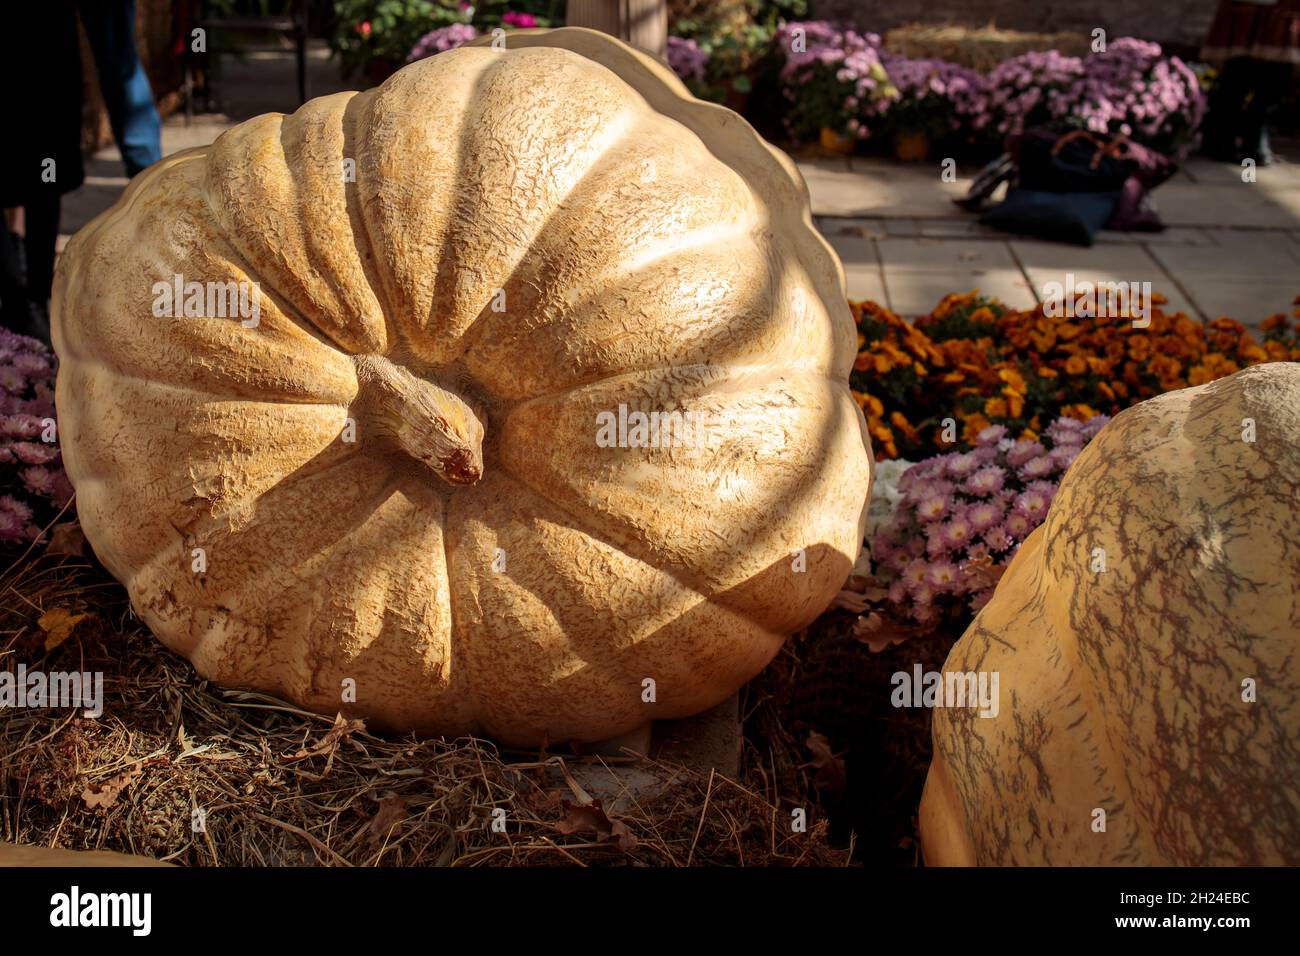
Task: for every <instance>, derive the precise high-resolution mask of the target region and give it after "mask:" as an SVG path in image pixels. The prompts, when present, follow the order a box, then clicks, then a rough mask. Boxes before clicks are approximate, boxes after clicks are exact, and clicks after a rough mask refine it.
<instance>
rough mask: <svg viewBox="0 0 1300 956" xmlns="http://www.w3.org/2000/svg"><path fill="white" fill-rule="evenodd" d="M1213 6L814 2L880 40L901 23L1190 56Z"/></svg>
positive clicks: (1204, 0) (1127, 1)
mask: <svg viewBox="0 0 1300 956" xmlns="http://www.w3.org/2000/svg"><path fill="white" fill-rule="evenodd" d="M1215 5H1216V3H1215V0H1155V2H1152V0H814V4H813V6H814V11H815V12H816V14H817V16H819V17H823V18H825V19H829V20H845V21H848V22H850V23H854V24H856V25H857V26H858V28H859V29H863V30H870V31H872V32H875V33H881V34H883V33H884V32H885V31H886V30H888V29H889V28H890V27H896V26H901V25H902V24H905V23H927V24H946V23H952V24H959V25H962V26H973V27H974V26H983V25H985V24H987V23H988V22H989V21H992V22H993V23H995V24H996V25H997V26H999V27H1003V28H1006V29H1011V30H1027V31H1034V32H1047V33H1056V32H1064V31H1077V32H1080V33H1091V32H1092V30H1093V29H1094V28H1096V27H1102V28H1104V29H1105V30H1106V33H1107V35H1108V36H1110V37H1112V38H1114V37H1120V36H1136V37H1141V38H1142V39H1144V40H1156V41H1158V42H1160V43H1163V44H1167V45H1171V46H1173V47H1176V48H1179V50H1178V52H1189V51H1188V49H1187V48H1191V49H1190V52H1195V49H1196V48H1197V47H1199V46H1200V44H1201V41H1202V40H1204V39H1205V33H1206V31H1207V30H1209V28H1210V20H1211V19H1213V16H1214V8H1215Z"/></svg>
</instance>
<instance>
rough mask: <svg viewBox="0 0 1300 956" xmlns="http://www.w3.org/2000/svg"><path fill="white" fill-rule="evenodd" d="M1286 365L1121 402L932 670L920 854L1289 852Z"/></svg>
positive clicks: (969, 858) (1087, 860) (1292, 378)
mask: <svg viewBox="0 0 1300 956" xmlns="http://www.w3.org/2000/svg"><path fill="white" fill-rule="evenodd" d="M1297 502H1300V365H1298V364H1296V363H1288V362H1277V363H1272V364H1266V365H1257V366H1254V367H1251V368H1248V369H1245V370H1243V371H1241V372H1238V373H1236V374H1235V375H1232V376H1230V377H1228V378H1225V379H1221V380H1219V381H1216V382H1212V383H1210V384H1208V385H1201V386H1198V387H1195V388H1187V389H1183V390H1181V391H1175V392H1169V393H1167V394H1165V395H1162V396H1160V397H1158V398H1154V399H1151V400H1150V401H1147V402H1144V403H1142V404H1141V405H1137V406H1134V407H1133V408H1130V409H1128V410H1127V411H1125V412H1123V413H1122V414H1120V415H1118V416H1117V417H1116V418H1115V419H1114V420H1113V421H1112V422H1110V423H1109V424H1107V426H1106V427H1105V428H1103V429H1102V431H1101V432H1100V433H1099V434H1098V435H1097V437H1096V438H1094V439H1093V441H1092V443H1091V444H1090V445H1089V446H1088V447H1087V448H1085V449H1084V450H1083V452H1082V453H1081V454H1080V455H1079V457H1078V458H1077V459H1076V460H1075V462H1074V464H1073V465H1071V467H1070V470H1069V471H1068V472H1067V474H1066V476H1065V478H1064V480H1063V481H1062V483H1061V487H1060V490H1059V492H1058V493H1057V496H1056V499H1055V500H1054V501H1053V503H1052V506H1051V510H1050V511H1049V513H1048V516H1047V520H1046V521H1045V522H1044V524H1043V525H1042V526H1041V527H1040V528H1039V529H1038V530H1037V531H1035V532H1034V533H1033V534H1032V535H1030V537H1029V538H1028V539H1026V541H1025V543H1024V544H1023V545H1022V546H1021V548H1020V551H1019V553H1018V554H1017V555H1016V557H1015V559H1014V560H1013V561H1012V563H1011V566H1010V567H1009V568H1008V569H1007V572H1006V574H1005V575H1004V576H1003V578H1002V580H1001V581H1000V582H999V584H998V588H997V591H996V592H995V594H994V596H993V599H992V600H991V601H990V602H989V604H988V605H987V606H986V607H985V608H984V609H983V611H981V612H980V614H979V616H978V617H977V618H976V619H975V621H974V622H973V623H972V624H971V626H970V628H969V629H968V630H967V632H966V634H965V635H964V636H963V637H962V638H961V640H960V641H958V642H957V644H956V645H955V646H954V647H953V649H952V652H951V653H950V654H949V657H948V660H947V663H946V664H945V666H944V671H945V672H970V671H977V672H996V673H998V674H999V684H1000V690H1001V707H1000V709H999V711H998V712H997V714H996V716H994V717H992V718H985V717H980V716H978V714H977V711H976V710H972V709H963V708H951V709H937V710H935V712H934V744H935V757H934V762H933V764H932V765H931V768H930V775H929V777H928V779H927V781H926V789H925V794H924V797H923V798H922V803H921V814H920V823H921V835H922V843H923V846H924V851H925V858H926V861H927V862H928V863H931V864H940V865H944V864H957V865H972V864H979V865H1007V864H1030V865H1057V864H1067V865H1161V866H1186V865H1204V866H1223V865H1255V864H1271V865H1279V864H1290V865H1295V864H1297V863H1300V751H1298V750H1297V749H1296V741H1297V739H1300V600H1298V599H1297V582H1300V516H1297Z"/></svg>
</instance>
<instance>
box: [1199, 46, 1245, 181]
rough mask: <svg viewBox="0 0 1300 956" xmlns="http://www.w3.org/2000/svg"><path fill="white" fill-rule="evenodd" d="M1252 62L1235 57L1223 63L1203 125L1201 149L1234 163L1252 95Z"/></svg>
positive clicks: (1211, 93)
mask: <svg viewBox="0 0 1300 956" xmlns="http://www.w3.org/2000/svg"><path fill="white" fill-rule="evenodd" d="M1249 78H1250V61H1249V60H1247V59H1246V58H1245V57H1240V56H1238V57H1233V58H1232V59H1231V60H1228V62H1226V63H1224V64H1223V69H1222V70H1221V71H1220V72H1219V78H1218V80H1217V81H1216V82H1215V84H1214V88H1213V89H1212V90H1211V91H1210V102H1209V111H1208V112H1207V113H1206V114H1205V122H1204V124H1203V125H1202V127H1201V151H1202V152H1203V153H1204V154H1205V155H1206V156H1209V157H1210V158H1211V159H1217V160H1220V161H1222V162H1226V163H1235V162H1236V161H1237V159H1238V157H1239V155H1240V148H1239V147H1238V145H1237V137H1238V135H1239V132H1240V129H1239V127H1240V123H1241V110H1242V106H1243V104H1244V103H1245V101H1246V97H1247V96H1248V95H1249V94H1250V81H1249Z"/></svg>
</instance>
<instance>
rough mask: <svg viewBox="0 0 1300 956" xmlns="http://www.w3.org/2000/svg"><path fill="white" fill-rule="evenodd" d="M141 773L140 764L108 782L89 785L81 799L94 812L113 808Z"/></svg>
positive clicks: (115, 775) (82, 793)
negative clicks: (99, 809) (102, 808)
mask: <svg viewBox="0 0 1300 956" xmlns="http://www.w3.org/2000/svg"><path fill="white" fill-rule="evenodd" d="M141 772H142V771H141V769H140V764H138V763H137V764H133V765H132V766H131V767H130V768H129V769H127V770H123V771H122V772H121V773H118V774H114V775H113V776H111V777H109V778H108V779H107V780H101V781H99V782H97V783H88V784H86V788H85V789H84V790H83V791H81V799H82V800H84V801H86V806H87V807H89V808H90V809H92V810H94V809H95V808H96V807H111V806H112V805H113V804H115V803H117V798H118V797H119V796H120V795H121V793H122V791H123V790H125V789H126V788H127V787H128V786H130V784H131V781H132V780H134V779H135V778H136V777H138V776H140V774H141Z"/></svg>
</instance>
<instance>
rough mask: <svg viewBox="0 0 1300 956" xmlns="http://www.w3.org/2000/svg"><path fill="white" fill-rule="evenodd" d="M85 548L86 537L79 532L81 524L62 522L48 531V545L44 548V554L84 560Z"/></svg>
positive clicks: (77, 522)
mask: <svg viewBox="0 0 1300 956" xmlns="http://www.w3.org/2000/svg"><path fill="white" fill-rule="evenodd" d="M86 547H87V544H86V536H85V534H84V533H83V532H82V530H81V522H79V521H62V522H60V523H59V524H56V525H55V526H54V527H53V528H51V529H50V543H49V544H48V545H46V546H45V553H46V554H67V555H71V556H73V557H81V558H84V557H85V556H86Z"/></svg>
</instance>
